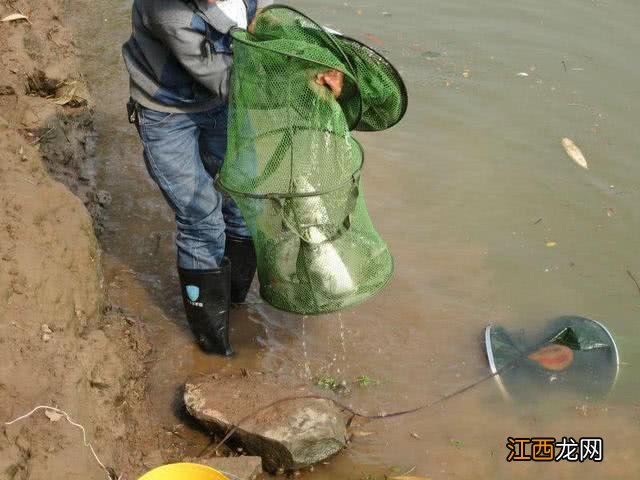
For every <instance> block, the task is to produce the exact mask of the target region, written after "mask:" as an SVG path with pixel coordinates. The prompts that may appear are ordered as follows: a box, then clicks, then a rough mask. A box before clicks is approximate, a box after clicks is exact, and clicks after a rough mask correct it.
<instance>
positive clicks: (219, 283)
mask: <svg viewBox="0 0 640 480" xmlns="http://www.w3.org/2000/svg"><path fill="white" fill-rule="evenodd" d="M178 273H179V275H180V288H181V290H182V300H183V303H184V309H185V312H186V314H187V320H188V321H189V326H190V327H191V330H192V332H193V334H194V335H195V337H196V340H197V342H198V345H199V346H200V348H201V349H202V350H203V351H205V352H207V353H216V354H219V355H224V356H226V357H230V356H232V355H233V348H231V343H229V299H230V294H231V286H230V283H231V268H230V263H229V260H228V259H227V258H225V259H224V261H223V263H222V266H221V267H219V268H215V269H212V270H186V269H183V268H179V267H178Z"/></svg>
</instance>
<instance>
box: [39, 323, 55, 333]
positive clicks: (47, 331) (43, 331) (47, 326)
mask: <svg viewBox="0 0 640 480" xmlns="http://www.w3.org/2000/svg"><path fill="white" fill-rule="evenodd" d="M41 328H42V333H45V334H51V333H53V330H51V328H49V325H47V324H46V323H45V324H43V325H42V327H41Z"/></svg>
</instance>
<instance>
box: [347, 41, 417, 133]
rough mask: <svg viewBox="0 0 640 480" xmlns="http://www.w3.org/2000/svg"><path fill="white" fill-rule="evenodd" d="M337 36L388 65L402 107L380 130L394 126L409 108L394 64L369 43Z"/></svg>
mask: <svg viewBox="0 0 640 480" xmlns="http://www.w3.org/2000/svg"><path fill="white" fill-rule="evenodd" d="M339 38H340V39H341V40H343V41H346V42H350V43H354V44H356V45H357V46H359V47H362V48H363V49H365V50H369V51H370V52H372V53H373V54H374V55H377V56H378V57H380V58H381V59H382V60H383V61H384V62H385V63H386V64H387V65H388V66H389V70H390V71H391V73H392V78H393V80H394V83H395V84H396V85H397V88H398V91H399V93H400V99H401V102H402V109H401V111H400V114H399V115H398V117H397V118H396V119H395V121H394V122H392V123H390V124H389V125H387V126H386V127H385V128H383V129H382V130H387V129H389V128H392V127H394V126H396V125H397V124H398V123H400V121H401V120H402V119H403V118H404V116H405V115H406V113H407V110H408V108H409V91H408V90H407V85H406V84H405V83H404V80H403V79H402V75H400V72H399V71H398V69H397V68H396V67H395V65H394V64H393V63H391V62H390V61H389V59H388V58H387V57H385V56H384V55H382V54H381V53H380V52H379V51H377V50H376V49H375V48H372V47H370V46H369V45H367V44H366V43H362V42H361V41H360V40H357V39H355V38H353V37H348V36H346V35H339ZM360 121H362V117H361V118H360ZM354 130H358V131H371V130H370V129H362V128H359V125H358V126H356V128H355V129H354ZM382 130H373V131H382Z"/></svg>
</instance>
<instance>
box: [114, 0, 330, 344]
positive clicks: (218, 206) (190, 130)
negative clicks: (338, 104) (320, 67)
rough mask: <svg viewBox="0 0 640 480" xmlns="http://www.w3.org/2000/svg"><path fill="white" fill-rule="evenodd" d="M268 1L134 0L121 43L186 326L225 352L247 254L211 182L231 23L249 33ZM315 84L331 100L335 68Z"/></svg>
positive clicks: (220, 150) (250, 252)
mask: <svg viewBox="0 0 640 480" xmlns="http://www.w3.org/2000/svg"><path fill="white" fill-rule="evenodd" d="M270 3H272V0H135V1H134V4H133V14H132V17H133V18H132V26H133V33H132V35H131V38H130V39H129V40H128V41H127V42H126V43H125V44H124V46H123V56H124V61H125V64H126V66H127V70H128V71H129V75H130V89H131V101H130V103H129V106H130V108H129V115H130V120H131V121H133V122H135V123H136V126H137V128H138V132H139V134H140V139H141V141H142V145H143V149H144V160H145V163H146V166H147V169H148V171H149V174H150V175H151V177H152V178H153V180H154V181H155V182H156V183H157V184H158V187H159V188H160V190H161V192H162V194H163V195H164V197H165V199H166V200H167V202H168V203H169V205H170V206H171V208H172V209H173V210H174V212H175V218H176V224H177V229H178V233H177V238H176V246H177V251H178V272H179V276H180V284H181V291H182V298H183V303H184V306H185V311H186V315H187V320H188V322H189V325H190V327H191V329H192V331H193V333H194V335H195V337H196V339H197V341H198V343H199V345H200V347H201V348H202V349H203V350H204V351H206V352H209V353H218V354H222V355H226V356H230V355H232V354H233V349H232V348H231V344H230V343H229V305H230V303H231V302H233V303H241V302H243V301H244V299H245V297H246V295H247V292H248V290H249V287H250V285H251V281H252V280H253V277H254V275H255V270H256V257H255V251H254V248H253V243H252V241H251V237H250V233H249V231H248V230H247V227H246V225H245V222H244V220H243V219H242V216H241V213H240V210H239V209H238V207H237V206H236V205H235V204H234V203H233V201H232V200H231V199H230V198H227V197H224V196H223V195H222V194H220V193H219V192H217V191H216V190H215V189H214V186H213V179H214V177H215V176H216V174H217V172H218V171H219V169H220V167H221V166H222V162H223V161H224V156H225V151H226V143H227V103H228V92H229V76H230V75H229V73H230V68H231V65H232V55H231V53H232V51H231V36H230V33H229V32H230V30H231V29H232V28H233V27H239V28H245V29H246V28H248V29H249V30H251V27H250V25H251V23H252V22H253V20H254V18H255V16H256V12H257V11H258V10H259V9H260V8H263V7H265V6H266V5H268V4H270ZM316 82H317V83H318V84H320V85H325V86H327V87H328V88H330V89H331V90H332V91H333V93H334V95H336V96H339V95H340V92H341V89H342V74H341V73H340V72H337V71H329V72H325V73H321V74H320V75H318V76H317V78H316Z"/></svg>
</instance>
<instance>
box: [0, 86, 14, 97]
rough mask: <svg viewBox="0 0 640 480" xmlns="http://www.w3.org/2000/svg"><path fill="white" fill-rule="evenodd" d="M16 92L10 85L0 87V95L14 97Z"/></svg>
mask: <svg viewBox="0 0 640 480" xmlns="http://www.w3.org/2000/svg"><path fill="white" fill-rule="evenodd" d="M15 94H16V91H15V89H14V88H13V87H12V86H11V85H0V95H15Z"/></svg>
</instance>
